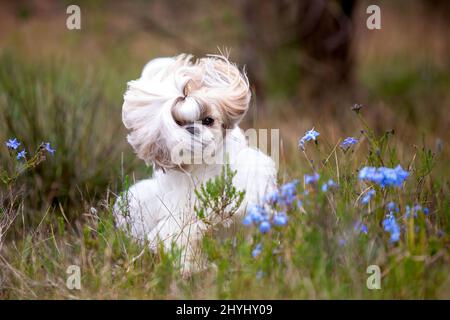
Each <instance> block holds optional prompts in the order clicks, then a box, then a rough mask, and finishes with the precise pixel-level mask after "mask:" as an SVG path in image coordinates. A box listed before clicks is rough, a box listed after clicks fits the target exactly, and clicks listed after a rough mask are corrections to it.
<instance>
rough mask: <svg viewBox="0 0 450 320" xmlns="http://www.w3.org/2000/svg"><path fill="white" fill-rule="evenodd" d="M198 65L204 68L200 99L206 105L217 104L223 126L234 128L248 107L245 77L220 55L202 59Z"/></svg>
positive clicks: (249, 95) (248, 92) (248, 95)
mask: <svg viewBox="0 0 450 320" xmlns="http://www.w3.org/2000/svg"><path fill="white" fill-rule="evenodd" d="M199 64H200V65H201V66H202V67H203V68H204V77H203V86H204V88H205V90H204V91H203V92H202V93H201V97H200V99H202V98H203V99H205V98H206V99H207V100H208V101H205V102H206V103H216V104H218V106H219V107H220V110H221V111H222V113H223V115H224V124H225V126H226V127H229V128H232V127H234V126H235V125H236V124H237V123H239V121H240V120H241V119H242V118H243V117H244V115H245V113H246V112H247V110H248V107H249V103H250V98H251V93H250V89H249V83H248V78H247V75H246V74H245V72H241V71H239V69H238V67H237V66H236V65H234V64H232V63H231V62H230V61H228V59H227V58H226V57H224V56H221V55H211V56H208V57H206V58H202V59H201V60H200V62H199ZM203 99H202V100H203Z"/></svg>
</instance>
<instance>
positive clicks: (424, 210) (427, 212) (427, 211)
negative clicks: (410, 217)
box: [423, 207, 430, 215]
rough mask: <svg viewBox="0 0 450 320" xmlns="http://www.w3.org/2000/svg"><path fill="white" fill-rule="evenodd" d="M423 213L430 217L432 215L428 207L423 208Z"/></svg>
mask: <svg viewBox="0 0 450 320" xmlns="http://www.w3.org/2000/svg"><path fill="white" fill-rule="evenodd" d="M423 213H424V214H426V215H428V214H429V213H430V209H428V208H427V207H423Z"/></svg>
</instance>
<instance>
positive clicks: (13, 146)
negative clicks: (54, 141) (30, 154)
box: [5, 138, 55, 160]
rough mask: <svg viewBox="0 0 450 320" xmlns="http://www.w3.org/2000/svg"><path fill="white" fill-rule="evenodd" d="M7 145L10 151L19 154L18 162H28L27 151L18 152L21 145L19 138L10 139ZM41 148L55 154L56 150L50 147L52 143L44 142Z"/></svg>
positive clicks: (17, 155) (17, 156)
mask: <svg viewBox="0 0 450 320" xmlns="http://www.w3.org/2000/svg"><path fill="white" fill-rule="evenodd" d="M5 145H6V147H7V148H8V150H10V151H15V152H17V154H16V155H15V157H16V159H17V160H26V157H27V152H26V151H25V149H22V150H20V151H19V150H18V149H19V146H20V145H21V143H20V142H19V141H18V140H17V138H11V139H9V140H8V141H6V142H5ZM41 148H42V149H43V150H45V151H47V152H48V153H50V154H51V155H53V154H54V153H55V149H53V148H52V147H51V146H50V142H42V144H41Z"/></svg>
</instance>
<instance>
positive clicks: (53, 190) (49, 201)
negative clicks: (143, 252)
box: [0, 0, 450, 216]
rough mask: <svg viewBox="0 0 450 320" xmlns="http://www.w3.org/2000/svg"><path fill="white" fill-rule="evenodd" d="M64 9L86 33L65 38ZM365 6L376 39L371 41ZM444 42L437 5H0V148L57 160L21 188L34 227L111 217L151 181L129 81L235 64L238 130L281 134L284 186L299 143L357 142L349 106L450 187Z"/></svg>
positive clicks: (316, 1)
mask: <svg viewBox="0 0 450 320" xmlns="http://www.w3.org/2000/svg"><path fill="white" fill-rule="evenodd" d="M70 4H77V5H79V6H80V8H81V30H68V29H67V28H66V19H67V17H68V16H69V15H68V14H66V8H67V6H69V5H70ZM371 4H377V5H378V6H379V7H380V8H381V27H382V28H381V30H369V29H368V28H367V27H366V20H367V18H368V17H369V15H368V14H367V13H366V9H367V7H368V6H369V5H371ZM449 29H450V2H448V1H445V0H442V1H439V0H434V1H421V0H415V1H406V0H403V1H402V0H400V1H395V2H393V1H356V0H355V1H350V0H348V1H344V0H342V1H337V0H299V1H295V0H280V1H270V0H258V1H257V0H243V1H237V0H235V1H207V0H200V1H187V0H178V1H174V0H171V1H167V0H166V1H163V0H152V1H143V0H137V1H120V2H119V1H50V0H40V1H38V0H35V1H24V0H22V1H0V66H1V68H0V140H2V141H4V140H6V139H8V138H10V137H12V136H14V137H17V138H18V139H19V140H20V141H23V143H24V145H25V146H26V147H27V148H29V149H30V150H32V149H34V148H36V147H37V146H38V145H39V143H40V142H41V141H50V142H51V143H52V144H53V145H54V147H55V148H56V150H57V151H56V155H55V158H54V159H53V160H51V161H50V162H49V163H45V164H44V165H42V166H40V167H39V168H37V169H36V170H35V172H34V174H32V175H31V176H27V177H23V178H22V184H23V185H24V186H25V185H32V186H33V188H25V187H24V189H23V191H24V192H25V193H26V195H27V197H26V199H27V200H25V201H27V205H26V208H27V210H28V211H30V212H31V213H32V212H34V211H36V212H37V211H39V210H42V209H45V208H48V207H49V206H51V205H55V204H57V205H59V204H61V205H63V206H64V208H66V211H67V212H66V214H67V215H68V216H76V215H78V214H79V212H80V210H79V207H80V203H81V204H83V205H84V204H85V205H86V207H89V206H91V205H92V203H97V202H99V201H103V202H105V201H106V203H104V204H107V203H108V202H111V200H110V199H111V198H113V197H112V195H113V194H114V193H117V191H118V190H120V189H121V187H122V185H121V183H122V181H123V177H124V175H127V174H128V175H130V176H131V177H132V179H139V178H142V177H144V176H146V175H148V174H149V173H150V169H148V168H145V166H144V165H143V163H141V162H139V161H138V160H137V159H136V158H135V156H134V155H133V152H132V150H131V148H130V147H129V146H128V145H127V143H126V140H125V136H126V132H125V130H124V128H123V126H122V123H121V105H122V101H123V99H122V96H123V93H124V92H125V89H126V83H127V81H129V80H132V79H136V78H138V77H139V74H140V71H141V69H142V67H143V65H144V64H145V63H146V62H147V61H148V60H150V59H152V58H155V57H160V56H172V55H177V54H179V53H182V52H185V53H192V54H194V55H196V56H203V55H205V54H208V53H218V52H219V50H222V51H225V50H229V51H230V59H231V60H232V61H235V62H236V63H237V64H239V65H240V66H245V69H246V70H247V73H248V75H249V78H250V81H251V85H252V91H253V100H252V109H251V110H250V112H249V114H248V117H247V118H246V119H245V121H244V123H243V127H244V128H248V127H260V128H279V129H280V134H281V139H282V155H281V170H280V176H281V177H280V178H281V180H283V179H286V178H287V177H288V176H290V175H292V173H293V172H297V174H298V171H300V172H302V171H303V170H304V167H302V165H301V163H300V162H299V161H297V159H298V158H299V154H298V152H297V151H296V149H297V147H296V146H297V140H298V138H299V136H301V135H303V133H304V132H305V131H306V130H309V129H311V128H312V127H315V128H316V130H318V131H319V132H321V143H324V144H327V143H328V144H330V145H331V147H333V146H334V145H335V144H336V143H337V141H338V139H341V138H344V137H346V136H358V135H359V132H360V130H361V125H360V123H359V122H357V121H356V120H355V117H354V114H353V113H352V112H351V110H350V108H351V107H352V106H353V105H354V104H355V103H358V104H362V105H364V108H363V112H364V115H365V117H366V118H367V120H368V122H369V123H370V124H371V125H372V126H373V127H374V128H375V129H376V130H377V132H378V133H383V132H385V131H390V130H394V131H393V133H395V136H396V141H397V142H396V143H397V144H398V145H397V152H398V153H399V154H400V155H406V156H408V157H410V158H411V157H413V156H414V154H415V150H416V148H418V147H423V146H427V147H428V148H431V149H432V150H434V151H433V152H435V153H438V154H439V157H440V158H441V161H440V162H439V164H438V166H439V168H438V170H437V172H439V173H440V174H442V176H446V177H447V176H448V175H449V169H448V163H449V160H450V157H449V151H448V138H449V136H450V135H449V127H450V115H449V111H450V41H449V39H450V38H449ZM7 157H8V154H7V152H6V150H2V152H1V153H0V160H1V161H2V164H3V163H7ZM400 158H401V157H400ZM406 165H407V164H406ZM107 190H109V191H107ZM105 199H106V200H105ZM83 205H82V207H83ZM83 210H84V209H83ZM86 210H87V209H86Z"/></svg>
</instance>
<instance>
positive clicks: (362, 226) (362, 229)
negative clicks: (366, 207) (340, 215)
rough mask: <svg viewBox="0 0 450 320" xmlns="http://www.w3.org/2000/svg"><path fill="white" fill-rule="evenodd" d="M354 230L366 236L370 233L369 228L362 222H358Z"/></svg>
mask: <svg viewBox="0 0 450 320" xmlns="http://www.w3.org/2000/svg"><path fill="white" fill-rule="evenodd" d="M354 229H355V231H358V232H361V233H364V234H367V233H368V229H367V226H366V225H365V224H364V223H362V222H356V223H355V225H354Z"/></svg>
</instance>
